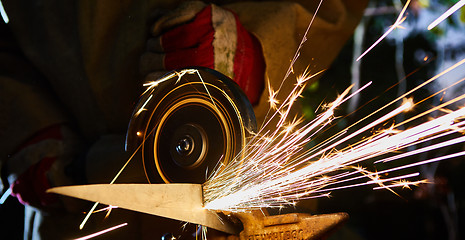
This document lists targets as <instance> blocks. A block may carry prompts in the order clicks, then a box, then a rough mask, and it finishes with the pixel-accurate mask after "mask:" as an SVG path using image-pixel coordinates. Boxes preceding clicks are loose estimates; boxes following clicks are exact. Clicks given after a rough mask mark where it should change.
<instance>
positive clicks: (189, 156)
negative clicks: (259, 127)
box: [126, 68, 256, 183]
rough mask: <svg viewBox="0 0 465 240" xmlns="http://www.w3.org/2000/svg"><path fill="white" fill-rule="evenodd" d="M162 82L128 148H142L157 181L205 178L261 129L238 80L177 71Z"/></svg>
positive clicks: (141, 109)
mask: <svg viewBox="0 0 465 240" xmlns="http://www.w3.org/2000/svg"><path fill="white" fill-rule="evenodd" d="M156 82H157V83H156V84H153V85H152V87H150V88H149V89H148V91H147V92H146V93H145V94H144V95H143V96H142V98H141V100H140V102H139V104H138V106H137V108H136V109H135V111H134V113H133V116H132V118H131V122H130V124H129V129H128V133H127V137H126V148H127V150H128V151H136V150H140V151H141V157H142V161H143V165H144V169H145V175H146V176H147V179H148V180H149V182H151V183H159V182H165V183H172V182H178V183H203V182H205V180H206V178H207V176H208V174H210V173H211V172H212V171H213V170H215V169H217V171H221V166H223V165H224V164H227V163H228V162H229V161H231V160H232V159H233V158H234V157H236V156H238V154H240V152H241V149H242V148H243V146H244V145H245V142H246V137H247V136H248V134H249V133H250V132H251V131H255V129H256V122H255V115H254V113H253V109H252V106H251V104H250V103H249V101H248V100H247V97H246V96H245V95H244V94H243V93H242V91H241V90H240V89H239V87H238V86H237V85H236V84H235V83H234V82H233V81H232V80H230V79H229V78H227V77H226V76H224V75H222V74H220V73H218V72H216V71H214V70H211V69H206V68H195V69H182V70H177V71H173V72H170V73H168V74H166V75H165V76H163V77H162V78H160V79H159V80H158V81H156ZM155 85H156V86H155ZM238 157H241V156H240V155H239V156H238ZM220 162H222V163H223V164H219V163H220Z"/></svg>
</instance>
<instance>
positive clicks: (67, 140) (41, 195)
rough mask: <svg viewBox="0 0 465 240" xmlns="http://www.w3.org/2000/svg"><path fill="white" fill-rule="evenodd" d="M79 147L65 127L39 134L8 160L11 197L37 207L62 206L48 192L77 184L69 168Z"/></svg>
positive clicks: (55, 197) (50, 129) (46, 130)
mask: <svg viewBox="0 0 465 240" xmlns="http://www.w3.org/2000/svg"><path fill="white" fill-rule="evenodd" d="M78 145H79V144H78V141H77V138H76V137H75V136H74V134H73V133H72V132H71V131H70V129H69V128H67V127H65V126H63V125H55V126H51V127H48V128H46V129H43V130H42V131H40V132H38V133H37V134H36V135H35V136H34V137H32V138H31V139H29V140H28V141H27V142H25V143H24V144H23V145H22V146H21V147H20V148H19V150H18V151H17V152H16V153H14V154H12V156H11V157H10V158H9V159H8V162H7V166H8V172H9V175H8V181H9V182H10V189H11V195H12V196H15V197H16V198H17V199H18V200H19V202H21V203H22V204H26V205H30V206H34V207H39V208H44V207H46V208H47V207H52V206H55V205H58V204H59V201H58V196H57V195H55V194H49V193H46V192H45V191H46V190H47V189H49V188H51V187H53V186H57V185H69V184H71V183H72V182H73V181H72V180H71V178H70V176H68V175H67V174H66V172H65V170H66V169H65V168H66V167H67V166H68V165H69V164H70V163H71V161H72V160H73V159H74V157H75V155H76V152H77V150H78V149H79V148H78V147H77V146H78Z"/></svg>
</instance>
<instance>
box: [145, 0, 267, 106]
mask: <svg viewBox="0 0 465 240" xmlns="http://www.w3.org/2000/svg"><path fill="white" fill-rule="evenodd" d="M152 36H153V38H151V39H150V40H149V41H148V44H147V52H146V53H145V54H144V55H143V56H142V58H141V66H140V67H141V72H142V73H143V74H149V73H152V72H159V71H170V70H175V69H178V68H184V67H194V66H201V67H207V68H211V69H215V70H217V71H219V72H221V73H223V74H224V75H226V76H228V77H230V78H232V79H233V80H234V81H235V82H236V83H237V84H238V85H239V86H240V87H241V89H242V90H243V91H244V92H245V94H246V95H247V97H248V98H249V100H250V101H251V103H252V104H256V103H257V102H258V100H259V98H260V95H261V92H262V90H263V85H264V72H265V63H264V58H263V54H262V49H261V45H260V43H259V41H258V40H257V39H256V38H255V36H253V35H252V34H250V33H249V32H248V31H247V30H246V29H245V28H244V27H243V26H242V24H241V23H240V22H239V19H238V17H237V16H236V15H235V14H234V13H233V12H232V11H229V10H227V9H224V8H221V7H218V6H216V5H213V4H210V5H205V4H204V3H201V2H187V3H185V4H183V5H181V6H180V7H179V8H178V9H176V10H175V11H173V12H170V13H168V14H166V15H164V16H163V17H161V18H160V19H159V20H158V21H157V22H156V23H155V24H154V27H153V29H152ZM149 76H150V75H149Z"/></svg>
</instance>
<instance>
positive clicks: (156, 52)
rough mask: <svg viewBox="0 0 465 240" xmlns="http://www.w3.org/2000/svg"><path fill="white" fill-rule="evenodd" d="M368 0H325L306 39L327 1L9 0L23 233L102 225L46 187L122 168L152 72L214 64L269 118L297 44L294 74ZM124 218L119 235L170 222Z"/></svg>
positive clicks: (324, 60) (335, 47)
mask: <svg viewBox="0 0 465 240" xmlns="http://www.w3.org/2000/svg"><path fill="white" fill-rule="evenodd" d="M226 2H227V3H226ZM366 2H367V1H366V0H365V1H360V0H325V1H323V2H322V4H321V7H320V8H319V9H318V12H317V14H316V18H315V20H314V22H313V25H312V27H311V29H310V31H309V32H308V35H307V36H306V41H305V43H304V44H303V46H302V48H299V44H300V43H301V40H302V39H303V38H304V33H305V31H306V29H307V26H308V24H309V22H310V20H311V19H312V17H313V13H314V12H315V11H317V7H318V4H319V1H303V0H302V1H297V2H292V1H270V2H263V1H257V2H241V1H222V2H221V4H218V5H215V4H212V3H206V2H199V1H179V0H163V1H155V0H154V1H143V0H126V1H118V2H117V3H116V2H114V1H109V0H101V1H94V0H82V1H74V2H72V3H70V2H67V1H58V0H50V1H37V0H23V1H18V0H3V1H2V3H3V6H4V8H5V11H6V14H7V15H8V17H9V22H8V24H7V25H2V43H3V44H2V46H3V48H2V49H1V50H2V52H1V53H0V54H1V55H0V60H1V61H2V68H1V72H0V111H1V113H2V114H1V115H0V123H1V126H2V130H0V141H1V144H0V168H1V173H2V184H3V185H4V189H3V191H6V189H10V190H11V192H12V194H11V195H13V196H15V197H16V198H17V199H18V200H19V201H20V202H21V203H23V204H24V206H25V226H24V239H65V238H66V239H67V238H72V237H79V236H82V235H83V234H84V233H86V231H87V232H92V231H95V230H96V229H98V228H101V226H102V224H104V223H102V222H101V221H97V220H95V218H94V220H91V222H90V223H88V227H85V228H84V230H83V231H81V232H80V231H78V226H79V223H80V222H81V220H82V218H83V215H82V213H81V212H82V211H85V210H86V209H85V207H83V203H82V202H80V201H77V200H72V199H69V198H65V197H58V196H56V195H52V194H47V193H45V190H46V189H48V188H50V187H54V186H61V185H72V184H88V183H108V182H109V181H110V180H111V178H113V177H114V175H115V173H116V172H117V171H118V170H119V168H120V167H121V166H122V164H123V163H124V162H125V160H126V159H127V158H128V156H129V153H126V152H125V151H124V139H125V132H126V128H127V125H128V121H129V118H130V116H131V112H132V110H133V109H132V108H133V107H134V106H135V103H136V102H137V98H138V95H140V94H141V93H142V91H143V87H142V85H143V83H144V82H145V81H149V80H153V79H154V78H156V77H157V76H160V75H161V74H163V73H166V72H167V71H170V70H173V69H177V68H182V67H187V66H203V67H209V68H213V69H216V70H218V71H220V72H222V73H223V74H225V75H227V76H229V77H231V78H232V79H233V80H234V81H236V82H237V83H238V85H239V86H240V87H241V88H242V90H243V91H244V92H245V94H246V95H247V97H248V98H249V100H250V102H251V103H252V104H253V106H254V111H255V113H256V115H257V121H258V122H259V123H260V122H261V121H263V119H264V116H265V112H266V111H267V109H268V90H269V88H270V87H271V88H273V89H277V88H278V87H279V86H280V85H281V83H282V81H283V79H284V78H285V75H286V72H287V70H288V68H289V65H290V61H291V60H292V59H293V56H294V54H295V53H296V51H297V50H299V52H300V55H299V58H298V61H297V62H295V63H293V70H294V72H295V73H296V74H299V73H302V72H303V71H304V69H306V68H307V67H309V69H310V71H312V72H317V71H319V70H322V69H326V68H328V67H329V66H330V64H331V62H332V61H333V59H334V58H335V57H336V56H337V54H338V52H339V50H340V49H341V48H342V46H343V45H344V43H345V42H346V41H347V39H348V38H349V37H350V36H351V34H352V32H353V30H354V28H355V27H356V25H357V24H358V22H359V20H360V18H361V16H362V13H363V9H364V8H365V5H366ZM291 78H292V76H291ZM293 84H294V83H293V81H292V79H290V80H289V81H287V82H286V84H283V86H282V88H281V91H280V94H279V95H278V96H277V97H278V99H284V97H285V96H286V95H287V94H288V93H289V91H290V89H291V88H292V87H293ZM136 165H137V164H136ZM134 169H136V170H137V169H138V167H137V166H135V167H134ZM123 178H124V177H123ZM122 181H130V182H140V181H144V179H141V178H140V176H139V175H137V174H134V175H131V174H128V175H127V177H126V179H122ZM84 205H85V204H84ZM86 206H87V205H86ZM115 215H116V216H115ZM118 217H120V218H118ZM121 218H125V219H126V220H127V221H128V222H131V221H132V223H134V224H128V226H127V227H125V228H124V230H123V231H119V232H118V234H114V235H109V236H111V239H119V238H121V239H128V238H129V239H145V238H151V239H153V237H154V236H155V235H154V233H153V232H157V230H156V229H160V228H161V227H154V226H153V225H150V224H146V223H145V222H144V221H143V220H140V219H143V218H150V217H148V216H142V217H141V216H140V215H137V214H130V213H129V212H128V211H126V212H125V211H121V212H120V216H118V213H112V215H110V219H121ZM91 219H92V218H91ZM154 219H155V221H161V220H160V218H154ZM152 220H153V219H152ZM111 221H112V220H108V221H107V222H111ZM115 221H116V220H115ZM163 221H164V220H163ZM109 224H110V223H109ZM92 226H98V227H95V228H93V227H92ZM176 227H177V228H180V226H179V225H176ZM155 228H156V229H155ZM154 229H155V230H154ZM161 230H162V231H165V230H166V229H161ZM165 232H166V231H165ZM159 237H161V235H160V236H159Z"/></svg>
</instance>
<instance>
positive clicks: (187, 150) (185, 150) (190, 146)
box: [176, 135, 194, 157]
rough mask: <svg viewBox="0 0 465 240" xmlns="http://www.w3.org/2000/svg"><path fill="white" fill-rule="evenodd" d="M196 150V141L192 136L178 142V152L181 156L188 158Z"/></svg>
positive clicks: (186, 136)
mask: <svg viewBox="0 0 465 240" xmlns="http://www.w3.org/2000/svg"><path fill="white" fill-rule="evenodd" d="M192 150H194V140H193V139H192V137H191V136H190V135H185V136H184V137H183V138H182V139H180V140H179V141H178V145H177V146H176V152H177V153H178V154H179V155H181V156H183V157H184V156H187V155H189V154H191V153H192Z"/></svg>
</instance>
